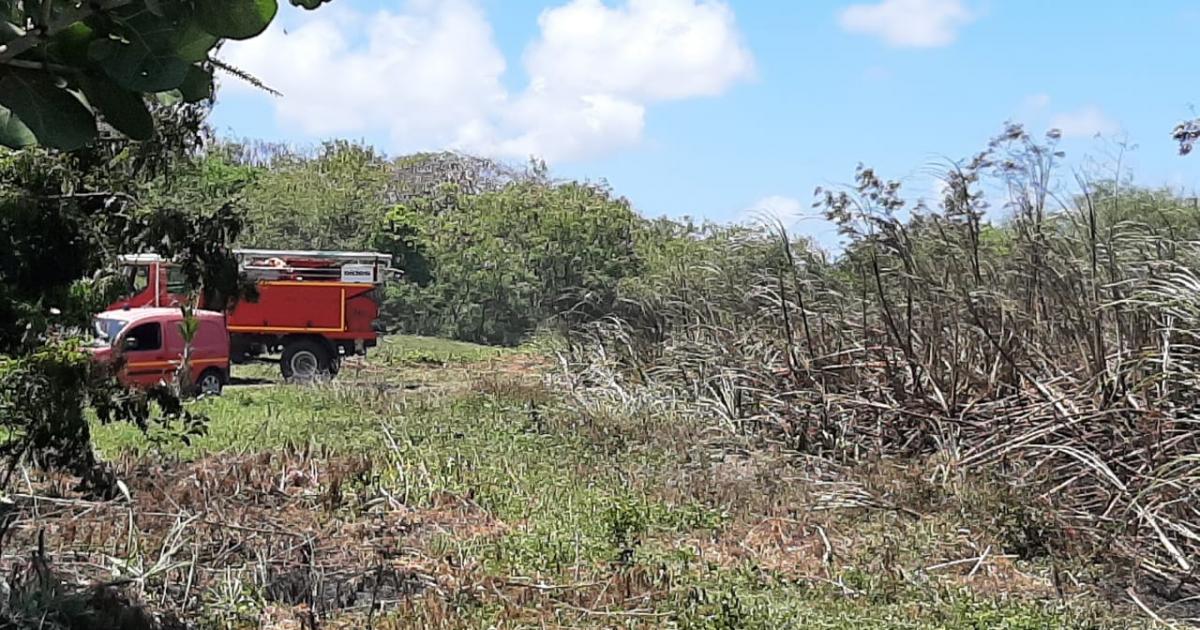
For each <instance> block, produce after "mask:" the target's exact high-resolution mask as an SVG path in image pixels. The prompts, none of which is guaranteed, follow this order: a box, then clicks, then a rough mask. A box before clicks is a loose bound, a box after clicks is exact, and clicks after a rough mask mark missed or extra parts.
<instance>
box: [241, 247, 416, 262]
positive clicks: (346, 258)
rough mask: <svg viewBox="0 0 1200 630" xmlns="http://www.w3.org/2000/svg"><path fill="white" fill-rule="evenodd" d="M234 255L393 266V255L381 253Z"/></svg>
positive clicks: (255, 252)
mask: <svg viewBox="0 0 1200 630" xmlns="http://www.w3.org/2000/svg"><path fill="white" fill-rule="evenodd" d="M233 254H234V255H235V256H237V257H239V258H244V257H252V258H258V257H262V258H307V259H315V260H332V261H339V262H382V263H385V264H391V262H392V255H391V254H381V253H379V252H331V251H320V250H300V249H235V250H233Z"/></svg>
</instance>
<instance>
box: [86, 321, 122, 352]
mask: <svg viewBox="0 0 1200 630" xmlns="http://www.w3.org/2000/svg"><path fill="white" fill-rule="evenodd" d="M127 323H129V322H126V321H123V320H120V319H106V318H103V317H97V318H95V319H94V320H93V321H92V332H93V333H94V334H95V335H96V336H95V338H94V339H92V345H93V346H97V347H102V346H110V345H112V343H113V341H115V340H116V338H117V336H118V335H120V334H121V331H122V330H123V329H124V328H125V324H127Z"/></svg>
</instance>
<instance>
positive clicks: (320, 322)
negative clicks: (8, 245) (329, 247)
mask: <svg viewBox="0 0 1200 630" xmlns="http://www.w3.org/2000/svg"><path fill="white" fill-rule="evenodd" d="M234 255H235V256H236V257H237V259H238V265H239V267H240V269H241V273H242V274H244V275H245V276H246V277H248V278H250V279H252V280H254V281H255V283H256V285H257V287H258V299H257V300H255V301H247V300H242V301H239V302H238V303H237V304H236V305H235V306H234V307H233V308H232V309H231V310H230V311H229V312H227V313H226V314H225V318H226V328H228V330H229V341H230V348H231V352H230V354H231V357H232V359H233V361H234V362H235V363H240V362H245V361H247V360H249V359H250V358H251V357H259V356H263V355H268V354H276V353H278V354H280V355H281V358H280V361H279V367H280V371H281V372H282V373H283V377H284V378H287V379H297V380H304V379H311V378H314V377H317V376H319V375H329V376H332V375H334V374H337V371H338V368H339V367H340V364H341V358H342V357H344V356H350V355H365V354H366V351H367V348H371V347H373V346H375V345H376V342H377V340H378V332H377V331H376V320H377V319H378V317H379V293H378V291H379V288H380V287H381V286H382V285H383V283H384V281H385V279H386V278H387V277H388V275H389V274H390V273H393V270H392V269H391V263H392V257H391V256H390V255H388V254H379V253H375V252H326V251H283V250H265V249H242V250H235V251H234ZM120 262H121V265H122V268H123V273H124V274H125V277H126V279H127V280H128V282H129V297H128V298H126V299H124V300H120V301H118V302H116V303H115V304H113V305H112V306H111V307H110V308H111V309H121V308H138V307H146V306H150V307H154V306H176V305H178V304H180V303H181V302H182V301H184V300H186V299H187V296H186V295H185V293H184V290H185V287H184V277H183V274H182V273H181V272H180V270H179V269H178V268H177V267H175V266H174V265H172V264H171V263H170V262H168V261H165V260H163V259H162V258H160V257H159V256H158V255H157V254H134V255H127V256H121V258H120ZM199 306H200V307H201V308H203V307H204V305H203V304H201V305H199Z"/></svg>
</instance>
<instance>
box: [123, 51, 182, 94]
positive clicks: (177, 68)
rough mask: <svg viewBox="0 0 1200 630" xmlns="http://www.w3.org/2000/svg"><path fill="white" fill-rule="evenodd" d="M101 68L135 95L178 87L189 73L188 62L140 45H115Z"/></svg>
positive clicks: (169, 53) (168, 53)
mask: <svg viewBox="0 0 1200 630" xmlns="http://www.w3.org/2000/svg"><path fill="white" fill-rule="evenodd" d="M102 66H103V68H104V72H105V73H106V74H108V76H110V77H112V79H113V80H114V81H116V82H117V83H118V84H119V85H120V86H121V87H123V88H125V89H127V90H132V91H134V92H162V91H164V90H171V89H174V88H177V87H179V84H181V83H183V79H184V78H185V77H187V72H188V63H187V62H186V61H184V60H183V59H180V58H179V57H178V56H176V55H175V53H174V52H173V51H172V52H162V51H153V50H150V49H148V48H146V47H145V46H142V45H139V44H118V45H117V49H116V52H115V53H113V54H112V55H111V56H110V57H108V58H107V59H104V60H103V62H102Z"/></svg>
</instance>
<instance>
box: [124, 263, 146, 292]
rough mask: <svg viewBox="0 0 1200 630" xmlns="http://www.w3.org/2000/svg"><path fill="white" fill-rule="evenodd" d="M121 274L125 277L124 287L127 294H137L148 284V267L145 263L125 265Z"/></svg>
mask: <svg viewBox="0 0 1200 630" xmlns="http://www.w3.org/2000/svg"><path fill="white" fill-rule="evenodd" d="M121 274H122V275H123V276H124V277H125V287H126V288H127V289H128V291H129V295H131V296H133V295H137V294H139V293H141V292H142V291H145V290H146V287H148V286H150V267H148V266H145V265H126V266H125V268H124V269H123V270H122V272H121Z"/></svg>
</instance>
